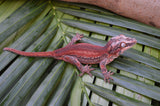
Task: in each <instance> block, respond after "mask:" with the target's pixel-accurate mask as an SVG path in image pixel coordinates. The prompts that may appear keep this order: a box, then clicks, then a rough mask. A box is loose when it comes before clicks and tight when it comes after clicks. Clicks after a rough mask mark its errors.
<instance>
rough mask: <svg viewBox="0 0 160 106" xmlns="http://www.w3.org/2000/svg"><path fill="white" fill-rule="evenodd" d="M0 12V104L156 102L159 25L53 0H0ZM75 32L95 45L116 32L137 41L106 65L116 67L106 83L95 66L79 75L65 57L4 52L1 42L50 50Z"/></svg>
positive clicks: (31, 49)
mask: <svg viewBox="0 0 160 106" xmlns="http://www.w3.org/2000/svg"><path fill="white" fill-rule="evenodd" d="M7 6H8V8H7ZM0 13H1V14H2V15H1V16H0V44H1V45H0V53H1V54H0V105H2V106H3V105H15V106H17V105H27V106H30V105H70V106H72V105H84V106H85V105H86V106H87V105H95V106H99V105H102V106H104V105H105V106H106V105H107V104H109V105H111V104H113V103H115V104H116V105H127V106H128V105H131V106H132V105H133V106H141V105H145V106H147V105H148V106H149V105H155V104H157V103H158V101H160V96H159V95H160V87H159V86H157V85H158V84H159V83H160V77H159V75H160V71H159V70H160V59H159V57H160V39H159V37H160V29H157V28H154V27H151V26H148V25H145V24H142V23H139V22H136V21H134V20H131V19H128V18H124V17H122V16H119V15H116V14H114V13H111V12H109V11H107V10H105V9H102V8H99V7H96V6H92V5H87V4H76V3H66V2H58V1H45V0H42V1H36V0H32V1H27V0H24V1H20V0H19V1H16V2H13V1H12V2H11V1H10V0H6V1H1V2H0ZM75 33H82V34H84V35H85V37H84V38H82V40H81V41H80V42H85V43H91V44H94V45H99V46H104V45H105V44H106V43H107V41H108V40H109V39H110V37H112V36H116V35H119V34H124V35H126V36H129V37H133V38H136V39H137V41H138V44H137V45H136V46H134V47H133V48H132V49H130V50H127V51H125V52H124V54H122V55H121V56H120V57H119V58H117V59H116V60H115V61H113V62H112V63H111V64H109V65H107V68H108V69H109V70H111V71H113V72H115V74H114V75H113V76H112V78H113V81H110V82H111V83H110V84H108V83H106V82H104V81H103V75H102V73H101V71H100V68H99V66H97V65H94V67H95V69H96V70H94V71H92V74H93V75H94V77H92V78H91V77H89V76H88V75H84V77H79V75H78V74H79V72H78V71H77V70H76V68H75V67H74V66H73V65H71V64H68V63H66V62H63V61H57V60H55V59H51V58H30V57H22V56H17V55H15V54H12V53H10V52H4V51H3V47H5V46H8V47H12V48H15V49H18V50H23V51H29V52H38V51H52V50H55V49H58V48H60V47H63V46H65V45H66V44H67V43H68V42H69V39H68V38H72V37H73V36H75ZM88 82H89V83H88ZM128 92H130V94H129V93H128ZM152 101H154V102H152Z"/></svg>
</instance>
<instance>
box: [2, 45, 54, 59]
mask: <svg viewBox="0 0 160 106" xmlns="http://www.w3.org/2000/svg"><path fill="white" fill-rule="evenodd" d="M3 50H4V51H9V52H12V53H15V54H18V55H22V56H27V57H54V54H55V53H54V52H53V51H51V52H25V51H20V50H16V49H13V48H7V47H6V48H4V49H3Z"/></svg>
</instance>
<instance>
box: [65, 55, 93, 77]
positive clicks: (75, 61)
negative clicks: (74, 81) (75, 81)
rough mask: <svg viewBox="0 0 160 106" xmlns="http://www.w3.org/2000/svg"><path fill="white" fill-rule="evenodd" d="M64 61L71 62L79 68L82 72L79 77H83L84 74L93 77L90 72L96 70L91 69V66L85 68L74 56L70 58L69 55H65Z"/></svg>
mask: <svg viewBox="0 0 160 106" xmlns="http://www.w3.org/2000/svg"><path fill="white" fill-rule="evenodd" d="M63 60H64V61H66V62H69V63H71V64H74V65H76V66H77V68H78V69H79V70H80V71H81V72H82V73H81V74H80V75H79V76H82V75H83V74H84V73H87V74H89V75H90V76H92V74H91V73H90V71H92V70H94V68H90V67H91V66H90V65H85V66H83V65H82V64H81V63H80V62H79V61H78V59H77V58H76V57H74V56H69V55H65V56H63Z"/></svg>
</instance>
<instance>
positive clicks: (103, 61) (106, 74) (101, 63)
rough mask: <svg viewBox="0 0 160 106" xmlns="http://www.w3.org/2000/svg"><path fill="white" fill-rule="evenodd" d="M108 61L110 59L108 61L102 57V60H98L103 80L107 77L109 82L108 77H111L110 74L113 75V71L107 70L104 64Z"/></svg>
mask: <svg viewBox="0 0 160 106" xmlns="http://www.w3.org/2000/svg"><path fill="white" fill-rule="evenodd" d="M108 63H110V61H109V60H108V59H107V58H105V59H103V60H102V61H101V62H100V68H101V71H102V74H103V76H104V81H106V79H107V81H108V83H109V79H112V77H111V75H113V74H114V73H113V72H111V71H109V72H107V68H106V65H107V64H108ZM112 80H113V79H112Z"/></svg>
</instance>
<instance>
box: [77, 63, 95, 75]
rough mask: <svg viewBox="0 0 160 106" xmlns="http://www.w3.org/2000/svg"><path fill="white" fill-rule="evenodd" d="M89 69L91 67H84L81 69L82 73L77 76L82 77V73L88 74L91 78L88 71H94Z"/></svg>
mask: <svg viewBox="0 0 160 106" xmlns="http://www.w3.org/2000/svg"><path fill="white" fill-rule="evenodd" d="M90 67H91V65H85V66H84V67H83V69H82V70H81V72H82V73H81V74H80V75H79V76H82V75H83V74H84V73H87V74H89V76H91V77H92V74H91V73H90V71H92V70H94V68H90Z"/></svg>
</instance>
